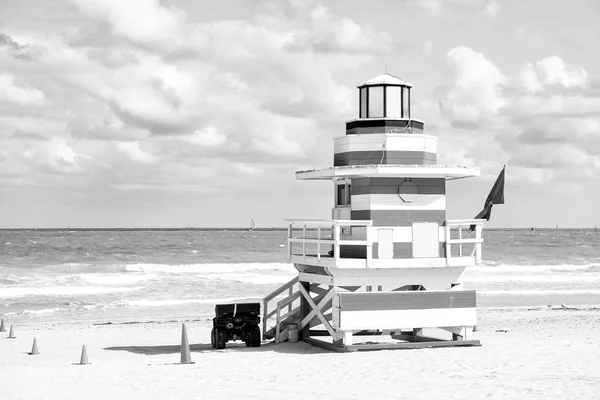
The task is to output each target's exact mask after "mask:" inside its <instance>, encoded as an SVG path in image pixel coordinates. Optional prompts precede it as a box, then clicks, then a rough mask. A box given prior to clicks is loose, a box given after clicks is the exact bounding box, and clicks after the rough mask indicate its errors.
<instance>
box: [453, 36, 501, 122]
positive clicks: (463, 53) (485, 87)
mask: <svg viewBox="0 0 600 400" xmlns="http://www.w3.org/2000/svg"><path fill="white" fill-rule="evenodd" d="M447 59H448V62H449V64H450V68H451V70H452V74H453V82H451V83H450V84H451V85H452V86H451V88H450V90H449V91H448V93H447V94H446V96H445V97H444V98H443V99H442V110H444V111H446V112H448V113H449V114H450V115H451V118H452V121H453V122H456V123H459V124H460V123H466V124H473V123H478V122H481V121H482V120H485V119H486V118H487V117H489V116H491V115H495V114H497V113H498V111H499V110H500V109H501V108H502V107H503V106H504V105H505V104H506V101H505V100H504V98H503V95H502V88H503V86H505V85H506V83H507V82H508V79H507V78H506V76H504V74H502V72H500V70H499V69H498V68H497V67H496V66H495V65H494V64H493V63H492V62H491V61H489V60H488V59H487V58H486V57H485V56H484V55H483V54H482V53H478V52H476V51H474V50H473V49H471V48H469V47H466V46H460V47H456V48H454V49H452V50H450V51H449V52H448V54H447Z"/></svg>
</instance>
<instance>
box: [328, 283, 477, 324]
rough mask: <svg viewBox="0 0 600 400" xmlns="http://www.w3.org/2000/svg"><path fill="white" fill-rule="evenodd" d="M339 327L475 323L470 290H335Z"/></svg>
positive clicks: (472, 295)
mask: <svg viewBox="0 0 600 400" xmlns="http://www.w3.org/2000/svg"><path fill="white" fill-rule="evenodd" d="M336 296H338V298H336V299H335V301H334V305H336V307H335V310H334V312H339V319H338V318H336V320H337V321H339V328H340V329H342V330H359V329H371V328H374V327H377V328H379V329H381V328H430V327H443V326H473V325H476V323H477V322H476V307H477V300H476V295H475V291H474V290H464V291H463V290H460V291H459V290H455V291H454V290H453V291H449V290H447V291H410V292H395V293H377V292H371V293H339V294H337V295H336Z"/></svg>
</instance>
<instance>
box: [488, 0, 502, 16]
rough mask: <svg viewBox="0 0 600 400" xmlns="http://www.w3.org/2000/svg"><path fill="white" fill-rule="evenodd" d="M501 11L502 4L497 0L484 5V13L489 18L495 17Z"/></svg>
mask: <svg viewBox="0 0 600 400" xmlns="http://www.w3.org/2000/svg"><path fill="white" fill-rule="evenodd" d="M501 11H502V4H500V2H499V1H497V0H492V1H490V2H489V3H487V4H486V6H485V9H484V12H485V14H487V15H489V16H490V17H496V16H498V14H500V12H501Z"/></svg>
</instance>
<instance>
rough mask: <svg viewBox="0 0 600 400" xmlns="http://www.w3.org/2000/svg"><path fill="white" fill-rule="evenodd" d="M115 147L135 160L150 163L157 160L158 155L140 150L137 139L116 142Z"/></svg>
mask: <svg viewBox="0 0 600 400" xmlns="http://www.w3.org/2000/svg"><path fill="white" fill-rule="evenodd" d="M117 149H119V151H121V152H123V153H124V154H125V155H127V157H129V158H130V159H131V160H133V161H136V162H140V163H144V164H151V163H154V162H156V161H157V160H158V157H156V156H155V155H153V154H151V153H150V152H147V151H144V150H142V149H141V148H140V143H139V142H137V141H135V142H121V143H117Z"/></svg>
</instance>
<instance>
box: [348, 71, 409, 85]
mask: <svg viewBox="0 0 600 400" xmlns="http://www.w3.org/2000/svg"><path fill="white" fill-rule="evenodd" d="M378 85H390V86H406V87H409V88H410V87H412V84H410V83H408V82H406V81H403V80H402V79H400V78H398V77H397V76H394V75H392V74H388V73H385V74H381V75H379V76H376V77H375V78H372V79H369V80H368V81H364V82H363V83H361V84H360V85H357V86H356V87H358V88H361V87H364V86H378Z"/></svg>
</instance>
